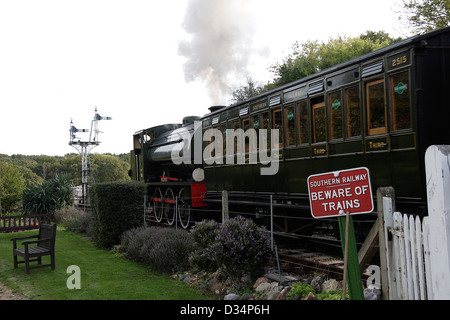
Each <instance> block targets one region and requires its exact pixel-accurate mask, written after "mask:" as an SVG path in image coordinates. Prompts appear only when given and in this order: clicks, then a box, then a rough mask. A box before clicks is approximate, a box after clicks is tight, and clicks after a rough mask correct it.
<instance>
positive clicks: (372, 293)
mask: <svg viewBox="0 0 450 320" xmlns="http://www.w3.org/2000/svg"><path fill="white" fill-rule="evenodd" d="M364 299H365V300H381V290H380V289H378V288H377V287H375V286H372V285H369V287H368V288H366V289H364Z"/></svg>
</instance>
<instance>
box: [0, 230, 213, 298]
mask: <svg viewBox="0 0 450 320" xmlns="http://www.w3.org/2000/svg"><path fill="white" fill-rule="evenodd" d="M37 232H38V231H37V230H33V231H25V232H16V233H0V281H1V282H3V283H4V284H5V285H6V286H8V287H10V288H11V289H12V290H13V291H19V292H22V293H24V294H26V295H27V296H28V297H30V298H31V299H36V300H39V299H44V300H97V299H99V300H129V299H132V300H203V299H208V297H206V296H204V295H202V294H201V293H200V292H199V291H197V290H195V289H193V288H189V287H188V286H187V285H186V284H184V283H182V282H179V281H176V280H173V279H170V278H169V277H168V276H167V275H161V274H159V273H157V272H155V271H153V270H151V268H150V267H148V266H145V265H141V264H137V263H134V262H131V261H128V260H125V259H123V258H120V257H118V256H116V255H114V254H112V253H110V252H108V251H105V250H101V249H97V248H96V247H95V245H94V243H92V242H91V241H89V240H88V239H85V238H83V235H80V234H76V233H73V232H70V231H67V230H65V229H62V228H58V231H57V235H56V270H54V271H52V270H51V268H50V267H47V268H41V269H32V270H31V272H30V274H28V275H27V274H26V273H25V265H24V264H19V267H18V268H17V269H14V265H13V258H12V242H11V241H10V239H11V238H13V237H21V236H27V235H33V234H37ZM47 259H48V260H47ZM48 261H49V258H48V257H44V258H43V263H49V262H48ZM34 264H36V262H34ZM70 265H77V266H78V267H79V268H80V271H81V289H79V290H78V289H72V290H69V289H68V288H67V284H66V283H67V279H68V278H69V277H70V276H71V275H72V274H71V273H66V271H67V267H68V266H70Z"/></svg>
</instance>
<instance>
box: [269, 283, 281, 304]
mask: <svg viewBox="0 0 450 320" xmlns="http://www.w3.org/2000/svg"><path fill="white" fill-rule="evenodd" d="M282 289H283V287H282V286H278V285H277V286H273V287H271V288H270V290H269V292H267V294H266V299H267V300H275V299H276V298H277V297H278V295H279V294H280V292H281V290H282Z"/></svg>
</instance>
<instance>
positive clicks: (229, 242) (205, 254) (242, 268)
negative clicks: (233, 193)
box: [190, 216, 272, 278]
mask: <svg viewBox="0 0 450 320" xmlns="http://www.w3.org/2000/svg"><path fill="white" fill-rule="evenodd" d="M202 224H203V225H201V224H198V225H196V226H195V228H194V229H193V230H192V233H193V234H194V236H193V238H194V239H200V240H201V241H198V240H196V244H197V245H198V246H199V248H198V249H197V250H196V251H195V252H194V253H193V254H192V255H191V258H190V261H191V263H192V264H193V265H194V266H196V267H198V268H201V269H206V270H211V269H213V268H219V267H222V268H224V271H225V273H226V274H227V275H228V276H230V277H232V278H240V277H241V276H243V275H245V274H247V275H250V276H251V277H257V276H259V275H260V273H261V272H262V271H263V270H264V267H265V265H266V264H267V263H268V262H269V261H270V260H271V258H272V252H271V249H270V234H269V232H268V231H267V230H266V229H265V228H264V227H258V226H257V225H256V224H255V223H254V222H253V221H252V220H249V219H245V218H243V217H240V216H238V217H236V218H233V219H229V220H226V221H225V222H224V223H222V224H221V225H220V227H219V226H217V228H216V231H215V232H214V231H213V229H214V224H213V223H210V222H206V221H204V222H202ZM213 234H214V235H215V236H214V241H211V242H210V241H209V240H208V239H210V238H211V237H212V235H213ZM203 240H205V241H203Z"/></svg>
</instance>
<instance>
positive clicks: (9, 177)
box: [0, 161, 25, 212]
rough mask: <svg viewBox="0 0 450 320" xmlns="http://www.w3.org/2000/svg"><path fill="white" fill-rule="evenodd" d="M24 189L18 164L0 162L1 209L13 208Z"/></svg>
mask: <svg viewBox="0 0 450 320" xmlns="http://www.w3.org/2000/svg"><path fill="white" fill-rule="evenodd" d="M23 190H25V179H24V178H23V176H22V173H21V172H20V169H19V167H18V166H16V165H14V164H10V163H7V162H5V161H1V162H0V202H1V209H2V211H6V212H9V211H11V210H12V209H14V208H15V207H16V206H17V205H18V202H19V201H20V199H21V198H22V192H23Z"/></svg>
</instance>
